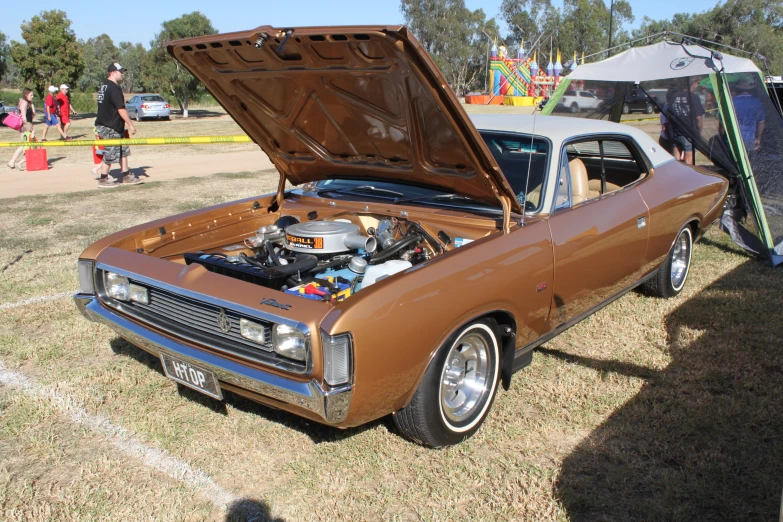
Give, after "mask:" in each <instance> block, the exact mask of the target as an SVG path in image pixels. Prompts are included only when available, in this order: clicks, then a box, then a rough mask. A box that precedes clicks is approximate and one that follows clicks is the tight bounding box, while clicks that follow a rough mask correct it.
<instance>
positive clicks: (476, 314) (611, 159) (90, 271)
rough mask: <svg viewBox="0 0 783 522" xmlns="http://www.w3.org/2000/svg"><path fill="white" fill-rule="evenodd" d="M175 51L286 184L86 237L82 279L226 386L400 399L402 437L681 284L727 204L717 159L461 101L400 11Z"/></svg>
mask: <svg viewBox="0 0 783 522" xmlns="http://www.w3.org/2000/svg"><path fill="white" fill-rule="evenodd" d="M168 51H169V53H171V54H172V55H173V56H174V57H175V58H176V59H177V60H179V62H180V63H182V65H183V66H185V67H186V68H187V69H188V70H190V71H191V72H192V73H193V74H194V75H195V76H196V77H197V78H198V79H199V80H201V81H202V82H203V83H204V85H206V86H207V88H208V89H209V90H210V92H211V93H212V94H213V95H214V97H215V99H216V100H218V101H219V102H220V103H221V104H222V105H223V106H224V107H225V108H226V110H227V111H228V112H229V114H231V115H232V117H233V118H234V119H235V120H236V122H237V123H238V124H239V125H241V126H242V128H243V129H244V130H245V131H246V132H247V133H248V135H249V136H251V137H252V138H253V140H254V141H255V142H256V143H258V145H259V146H260V147H261V148H262V149H263V150H264V151H265V152H266V153H267V154H268V155H269V157H270V158H271V160H272V161H273V162H274V164H275V165H276V167H277V170H278V171H279V172H280V184H279V189H278V190H277V192H276V193H275V194H268V195H259V196H258V197H253V198H249V199H245V200H242V201H236V202H232V203H226V204H222V205H217V206H214V207H211V208H207V209H203V210H198V211H193V212H188V213H185V214H180V215H178V216H174V217H171V218H167V219H161V220H157V221H153V222H151V223H147V224H145V225H140V226H136V227H133V228H131V229H128V230H125V231H122V232H118V233H115V234H113V235H111V236H109V237H106V238H104V239H102V240H100V241H98V242H96V243H94V244H93V245H91V246H90V247H88V248H87V249H86V250H85V251H84V252H83V253H82V254H81V256H80V259H79V275H80V282H81V290H80V293H79V294H78V295H76V296H75V299H76V303H77V306H78V308H79V309H80V310H81V311H82V313H83V314H84V315H85V316H86V317H87V318H89V319H91V320H93V321H97V322H100V323H103V324H106V325H108V326H110V327H111V328H113V329H114V330H115V331H116V332H117V333H118V334H119V335H120V336H122V337H124V338H125V339H127V340H128V341H130V342H131V343H133V344H135V345H137V346H138V347H140V348H142V349H143V350H146V351H148V352H150V353H152V354H155V355H156V356H159V357H160V359H161V363H162V366H163V369H164V370H165V373H166V375H168V376H169V377H170V378H171V379H173V380H174V381H176V382H178V383H181V384H182V385H184V386H188V387H191V388H194V389H196V390H198V391H200V392H202V393H205V394H207V395H209V396H211V397H214V398H216V399H221V398H222V397H223V393H224V392H225V391H227V390H228V391H231V392H234V393H236V394H240V395H243V396H246V397H249V398H251V399H253V400H255V401H258V402H260V403H263V404H266V405H269V406H271V407H274V408H279V409H283V410H287V411H289V412H292V413H294V414H297V415H301V416H303V417H306V418H309V419H312V420H315V421H318V422H321V423H325V424H328V425H331V426H336V427H340V428H347V427H352V426H357V425H361V424H363V423H367V422H369V421H372V420H374V419H377V418H380V417H383V416H386V415H389V414H392V415H393V418H394V421H395V423H396V425H397V426H398V428H399V430H400V431H401V432H402V434H404V435H405V436H407V437H409V438H410V439H413V440H415V441H417V442H419V443H422V444H424V445H427V446H430V447H441V446H446V445H450V444H454V443H457V442H459V441H462V440H464V439H466V438H468V437H470V436H471V435H472V434H473V433H475V432H476V430H478V429H479V427H480V425H481V424H482V423H483V421H484V420H485V419H486V417H487V415H488V412H489V411H490V407H491V406H492V403H493V401H494V398H495V395H496V393H497V389H498V387H499V386H501V385H502V386H503V387H505V388H506V389H508V386H509V385H510V382H511V376H512V374H513V373H514V372H516V371H517V370H520V369H522V368H523V367H525V366H527V365H528V364H529V363H530V361H531V359H532V351H533V349H534V348H536V347H537V346H539V345H541V344H542V343H544V342H546V341H547V340H548V339H551V338H552V337H553V336H555V335H557V334H558V333H560V332H562V331H564V330H565V329H566V328H568V327H570V326H571V325H573V324H575V323H576V322H578V321H580V320H581V319H583V318H585V317H587V316H588V315H589V314H591V313H593V312H595V311H596V310H598V309H600V308H601V307H602V306H604V305H606V304H607V303H609V302H611V301H612V300H613V299H616V298H617V297H619V296H621V295H623V293H625V292H627V291H629V290H630V289H632V288H634V287H637V286H639V285H641V284H644V285H645V286H646V287H647V288H648V290H650V291H651V292H652V293H654V294H657V295H659V296H662V297H671V296H675V295H677V294H678V293H679V292H680V290H682V288H683V285H684V284H685V282H686V279H687V277H688V270H689V268H690V261H691V248H692V245H693V242H694V240H695V239H697V238H698V237H699V236H700V235H701V234H702V233H703V231H704V230H705V228H706V227H707V226H709V225H710V224H712V223H713V222H714V221H715V220H716V219H717V218H718V217H719V216H720V215H721V212H722V206H723V202H724V198H725V197H726V193H727V188H728V183H727V181H726V180H725V179H723V178H721V177H719V176H717V175H715V174H712V173H709V172H707V171H702V170H699V169H696V168H692V167H688V166H686V165H683V164H681V163H679V162H677V161H675V160H674V158H672V156H670V155H669V154H667V153H666V152H665V151H663V150H662V149H661V148H660V147H659V146H658V145H657V143H655V142H654V141H653V140H652V139H651V138H650V137H648V136H647V135H646V134H645V133H643V132H642V131H640V130H638V129H636V128H632V127H628V126H623V125H617V124H613V123H607V122H600V121H584V120H577V119H569V118H557V117H535V116H515V115H508V116H504V115H495V116H491V115H488V116H473V117H472V119H470V118H468V116H467V115H466V114H465V112H464V110H463V109H462V107H461V106H460V104H459V102H458V101H457V99H456V97H455V96H454V94H453V93H452V91H451V90H450V89H449V88H448V85H447V84H446V81H445V79H444V78H443V76H442V75H441V74H440V72H439V71H438V70H437V68H436V66H435V65H434V63H433V62H432V60H431V59H430V57H429V56H428V55H427V54H426V52H425V51H424V50H423V49H422V47H421V46H420V45H419V43H418V42H417V41H416V40H415V39H414V38H413V36H412V35H411V34H410V33H409V32H408V31H407V30H406V29H405V28H404V27H342V28H303V29H285V30H278V29H274V28H272V27H260V28H258V29H255V30H253V31H248V32H244V33H232V34H226V35H215V36H208V37H202V38H195V39H190V40H185V41H178V42H174V43H171V44H169V45H168ZM286 183H290V184H291V185H293V186H295V187H296V188H294V189H291V190H286V186H287V185H286Z"/></svg>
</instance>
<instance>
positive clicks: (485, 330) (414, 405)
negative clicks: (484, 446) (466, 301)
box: [393, 320, 500, 448]
mask: <svg viewBox="0 0 783 522" xmlns="http://www.w3.org/2000/svg"><path fill="white" fill-rule="evenodd" d="M499 374H500V345H499V343H498V335H497V325H496V324H495V323H494V321H491V320H482V321H476V322H473V323H471V324H469V325H468V326H465V327H464V328H462V329H461V330H460V331H459V332H458V333H457V334H456V335H455V336H453V337H452V338H451V339H450V340H449V341H447V342H446V343H445V344H444V345H443V346H441V348H440V349H439V350H438V352H437V353H436V354H435V357H434V358H433V360H432V361H431V362H430V365H429V366H428V367H427V370H426V372H425V373H424V378H422V380H421V383H420V384H419V387H418V388H417V389H416V393H415V394H414V395H413V398H412V399H411V402H410V403H409V404H408V405H407V406H406V407H404V408H402V409H401V410H398V411H396V412H395V413H394V415H393V417H394V423H395V424H396V425H397V428H398V429H399V430H400V432H402V434H403V435H405V436H406V437H408V438H409V439H412V440H414V441H416V442H418V443H420V444H423V445H425V446H429V447H432V448H440V447H443V446H449V445H451V444H456V443H458V442H461V441H463V440H466V439H468V438H469V437H470V436H472V435H473V434H474V433H476V431H478V429H479V427H480V426H481V424H482V423H483V422H484V419H486V417H487V414H488V412H489V409H490V407H491V406H492V403H493V402H494V400H495V395H496V393H497V383H498V376H499Z"/></svg>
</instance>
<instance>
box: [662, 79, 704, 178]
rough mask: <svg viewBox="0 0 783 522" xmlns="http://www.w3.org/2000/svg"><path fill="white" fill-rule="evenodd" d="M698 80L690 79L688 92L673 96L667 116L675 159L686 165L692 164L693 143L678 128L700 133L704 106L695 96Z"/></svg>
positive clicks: (683, 91) (680, 92) (682, 91)
mask: <svg viewBox="0 0 783 522" xmlns="http://www.w3.org/2000/svg"><path fill="white" fill-rule="evenodd" d="M698 88H699V79H698V78H691V81H690V84H689V88H688V90H685V89H683V90H681V91H679V92H678V93H676V94H675V95H674V97H673V98H672V103H671V105H670V113H669V115H668V116H667V120H668V123H672V122H674V128H673V131H674V132H673V138H674V139H673V140H672V141H673V142H674V147H675V152H676V154H675V157H676V158H678V159H681V161H684V162H685V163H687V164H693V143H691V140H690V138H688V137H687V136H685V135H684V134H683V133H682V132H681V131H680V128H679V126H683V127H687V128H689V129H690V130H691V132H699V133H701V130H702V126H703V120H704V112H705V111H704V106H703V105H702V104H701V99H700V98H699V96H698V95H697V94H696V92H695V91H696V89H698Z"/></svg>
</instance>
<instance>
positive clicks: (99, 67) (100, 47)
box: [79, 34, 124, 92]
mask: <svg viewBox="0 0 783 522" xmlns="http://www.w3.org/2000/svg"><path fill="white" fill-rule="evenodd" d="M79 43H80V44H81V46H82V49H83V52H82V56H83V57H84V72H83V73H82V75H81V77H79V90H81V91H82V92H86V91H94V90H97V89H98V88H99V87H100V86H101V84H102V83H103V81H104V80H105V79H106V74H107V71H106V69H107V68H108V67H109V64H111V63H114V62H116V61H117V58H118V56H119V50H118V49H117V47H116V46H115V45H114V42H113V41H112V39H111V37H110V36H109V35H107V34H102V35H100V36H96V37H95V38H90V39H89V40H87V41H86V42H84V41H80V42H79ZM123 65H124V64H123Z"/></svg>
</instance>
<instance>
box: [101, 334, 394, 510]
mask: <svg viewBox="0 0 783 522" xmlns="http://www.w3.org/2000/svg"><path fill="white" fill-rule="evenodd" d="M109 344H110V346H111V349H112V351H113V352H114V353H115V354H117V355H123V356H126V357H130V358H132V359H134V360H135V361H137V362H139V363H141V364H143V365H145V366H146V367H147V368H149V369H150V370H153V371H155V372H157V373H159V374H161V375H165V373H164V372H163V365H162V364H161V362H160V359H159V358H158V357H155V356H154V355H152V354H150V353H148V352H145V351H144V350H142V349H141V348H139V347H137V346H135V345H133V344H131V343H129V342H128V341H126V340H125V339H123V338H121V337H116V338H115V339H112V341H111V342H110V343H109ZM172 382H173V381H172ZM174 384H176V386H177V392H178V393H179V394H180V395H181V396H182V397H184V398H186V399H188V400H190V401H193V402H194V403H196V404H199V405H201V406H204V407H205V408H209V409H210V410H212V411H213V412H215V413H218V414H220V415H226V414H227V413H228V411H227V409H226V405H227V404H229V405H231V407H233V408H235V409H237V410H239V411H242V412H245V413H249V414H251V415H257V416H259V417H261V418H263V419H266V420H268V421H270V422H275V423H279V424H282V425H284V426H286V427H287V428H290V429H293V430H296V431H298V432H300V433H302V434H304V435H307V436H308V437H310V439H311V440H312V441H313V442H314V443H316V444H320V443H323V442H338V441H341V440H344V439H349V438H351V437H353V436H355V435H358V434H359V433H363V432H365V431H367V430H370V429H373V428H375V427H377V426H379V425H384V426H385V427H386V429H388V430H389V431H393V428H392V422H391V420H390V418H389V417H387V418H383V419H379V420H376V421H373V422H369V423H367V424H363V425H362V426H359V427H356V428H350V429H346V430H341V429H337V428H332V427H330V426H326V425H323V424H320V423H317V422H314V421H311V420H308V419H305V418H303V417H299V416H298V415H294V414H292V413H289V412H287V411H284V410H278V409H275V408H273V407H271V406H266V405H263V404H259V403H257V402H255V401H251V400H250V399H247V398H245V397H242V396H241V395H238V394H236V393H233V392H231V391H228V390H223V400H222V401H219V400H217V399H213V398H212V397H209V396H207V395H204V394H203V393H200V392H197V391H196V390H193V389H191V388H188V387H187V386H183V385H181V384H179V383H174ZM261 520H263V519H261Z"/></svg>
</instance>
